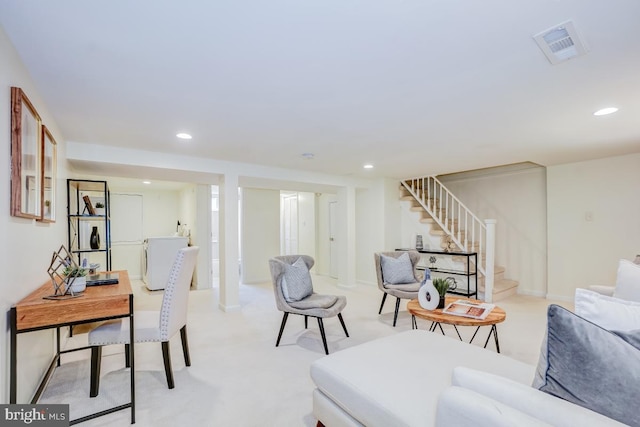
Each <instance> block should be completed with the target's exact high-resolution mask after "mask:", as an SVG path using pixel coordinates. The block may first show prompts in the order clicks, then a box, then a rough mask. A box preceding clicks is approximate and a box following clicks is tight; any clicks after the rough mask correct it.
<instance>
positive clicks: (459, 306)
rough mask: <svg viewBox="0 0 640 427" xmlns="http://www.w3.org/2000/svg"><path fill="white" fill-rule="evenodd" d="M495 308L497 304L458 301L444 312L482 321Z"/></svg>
mask: <svg viewBox="0 0 640 427" xmlns="http://www.w3.org/2000/svg"><path fill="white" fill-rule="evenodd" d="M493 307H495V304H489V303H486V302H482V303H480V302H478V303H476V302H472V301H469V300H457V301H454V302H452V303H451V304H449V305H447V306H446V307H445V308H444V309H443V310H442V312H443V313H447V314H452V315H454V316H462V317H471V318H472V319H479V320H482V319H484V318H486V317H487V316H488V315H489V313H491V310H493Z"/></svg>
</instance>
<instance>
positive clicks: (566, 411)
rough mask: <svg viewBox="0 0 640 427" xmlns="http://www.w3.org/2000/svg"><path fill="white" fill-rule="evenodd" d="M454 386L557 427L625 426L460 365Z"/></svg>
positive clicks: (548, 395)
mask: <svg viewBox="0 0 640 427" xmlns="http://www.w3.org/2000/svg"><path fill="white" fill-rule="evenodd" d="M451 384H452V385H454V386H458V387H464V388H466V389H469V390H473V391H475V392H476V393H480V394H482V395H484V396H486V397H488V398H490V399H493V400H496V401H498V402H500V403H502V404H504V405H508V406H509V407H511V408H513V409H515V410H518V411H521V412H523V413H524V414H527V415H529V416H531V417H535V418H537V419H538V420H540V421H543V422H545V423H548V425H553V426H555V427H574V426H581V427H585V426H599V427H604V426H621V425H622V424H620V423H618V422H616V421H614V420H612V419H610V418H607V417H605V416H604V415H601V414H599V413H597V412H593V411H591V410H590V409H586V408H583V407H581V406H577V405H575V404H573V403H570V402H567V401H566V400H562V399H559V398H557V397H554V396H552V395H550V394H547V393H544V392H542V391H540V390H536V389H535V388H533V387H530V386H527V385H524V384H520V383H518V382H515V381H513V380H510V379H508V378H504V377H501V376H499V375H493V374H490V373H488V372H483V371H478V370H475V369H470V368H466V367H462V366H458V367H457V368H455V369H454V370H453V375H452V378H451ZM513 425H518V424H513ZM545 425H547V424H545Z"/></svg>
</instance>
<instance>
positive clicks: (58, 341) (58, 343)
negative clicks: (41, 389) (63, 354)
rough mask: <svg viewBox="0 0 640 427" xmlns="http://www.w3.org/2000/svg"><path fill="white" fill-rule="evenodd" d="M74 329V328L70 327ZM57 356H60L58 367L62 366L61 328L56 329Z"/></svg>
mask: <svg viewBox="0 0 640 427" xmlns="http://www.w3.org/2000/svg"><path fill="white" fill-rule="evenodd" d="M69 328H72V326H69ZM56 354H57V355H58V366H60V327H59V326H58V327H57V328H56Z"/></svg>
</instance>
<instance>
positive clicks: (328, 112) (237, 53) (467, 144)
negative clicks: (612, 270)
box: [0, 0, 640, 178]
mask: <svg viewBox="0 0 640 427" xmlns="http://www.w3.org/2000/svg"><path fill="white" fill-rule="evenodd" d="M566 20H572V21H573V22H574V23H575V25H576V27H577V29H578V31H580V33H581V35H582V37H583V39H584V41H585V43H586V44H587V46H588V49H589V52H588V53H587V55H585V56H582V57H578V58H575V59H572V60H570V61H567V62H564V63H561V64H558V65H551V64H550V63H549V62H548V61H547V59H546V58H545V56H544V55H543V53H542V52H541V51H540V49H539V48H538V47H537V45H536V44H535V42H534V40H533V37H532V36H533V35H535V34H537V33H539V32H541V31H543V30H546V29H548V28H550V27H553V26H554V25H556V24H559V23H561V22H564V21H566ZM0 24H1V25H2V27H3V28H4V30H5V31H6V33H7V34H8V35H9V37H10V39H11V40H12V42H13V44H14V45H15V47H16V49H17V50H18V52H19V54H20V55H21V57H22V59H23V61H24V62H25V64H26V66H27V68H28V69H29V71H30V73H31V76H32V78H33V79H34V81H35V83H36V86H37V88H38V91H39V92H40V94H41V96H42V98H43V99H44V101H45V102H46V104H47V106H48V108H49V109H50V110H51V111H52V113H53V115H54V118H55V120H56V122H57V124H58V125H59V127H60V129H61V132H62V133H63V135H62V137H63V138H64V139H65V140H68V141H75V142H79V143H89V144H101V145H112V146H119V147H131V148H138V149H143V150H153V151H159V152H167V153H174V152H180V153H182V154H185V155H192V156H198V157H211V158H215V159H221V160H230V161H241V162H247V163H256V164H262V165H269V166H276V167H285V168H293V169H307V170H311V171H317V172H326V173H331V174H340V175H353V176H389V177H397V178H403V177H412V176H417V175H425V174H439V173H449V172H456V171H463V170H470V169H477V168H483V167H489V166H495V165H502V164H510V163H516V162H523V161H531V162H535V163H538V164H542V165H552V164H558V163H564V162H571V161H579V160H587V159H592V158H597V157H605V156H611V155H619V154H625V153H631V152H639V151H640V120H638V118H639V117H640V2H638V1H636V0H607V1H602V0H567V1H564V0H518V1H509V0H502V1H499V0H484V1H482V2H479V1H476V0H305V1H301V0H270V1H263V0H218V1H212V0H211V1H205V0H200V1H197V0H182V1H175V0H160V1H158V0H136V1H125V0H99V1H98V0H92V1H86V0H56V1H48V0H39V1H37V0H31V1H15V0H13V1H12V0H0ZM610 105H613V106H617V107H619V108H620V111H619V112H618V113H616V114H614V115H611V116H603V117H595V116H593V115H592V113H593V112H594V111H595V110H597V109H599V108H601V107H604V106H610ZM180 131H186V132H189V133H191V134H193V137H194V138H193V140H191V141H189V142H181V141H180V140H178V139H177V138H175V134H176V133H177V132H180ZM304 152H312V153H314V154H315V159H313V160H304V159H303V158H302V157H301V154H302V153H304ZM368 162H370V163H373V164H374V165H375V169H373V170H370V171H364V170H363V169H362V165H363V164H364V163H368Z"/></svg>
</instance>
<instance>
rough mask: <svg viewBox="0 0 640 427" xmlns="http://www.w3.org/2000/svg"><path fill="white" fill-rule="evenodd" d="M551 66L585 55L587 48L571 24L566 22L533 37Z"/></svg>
mask: <svg viewBox="0 0 640 427" xmlns="http://www.w3.org/2000/svg"><path fill="white" fill-rule="evenodd" d="M533 39H534V40H535V41H536V43H538V46H540V49H542V52H544V54H545V55H546V56H547V59H548V60H549V62H551V63H552V64H558V63H560V62H563V61H566V60H568V59H571V58H575V57H576V56H580V55H584V54H585V53H587V48H586V46H585V44H584V42H583V41H582V40H580V37H579V36H578V32H577V31H576V27H575V25H573V22H571V21H567V22H563V23H562V24H558V25H556V26H555V27H552V28H549V29H548V30H545V31H543V32H541V33H538V34H536V35H535V36H533Z"/></svg>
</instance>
